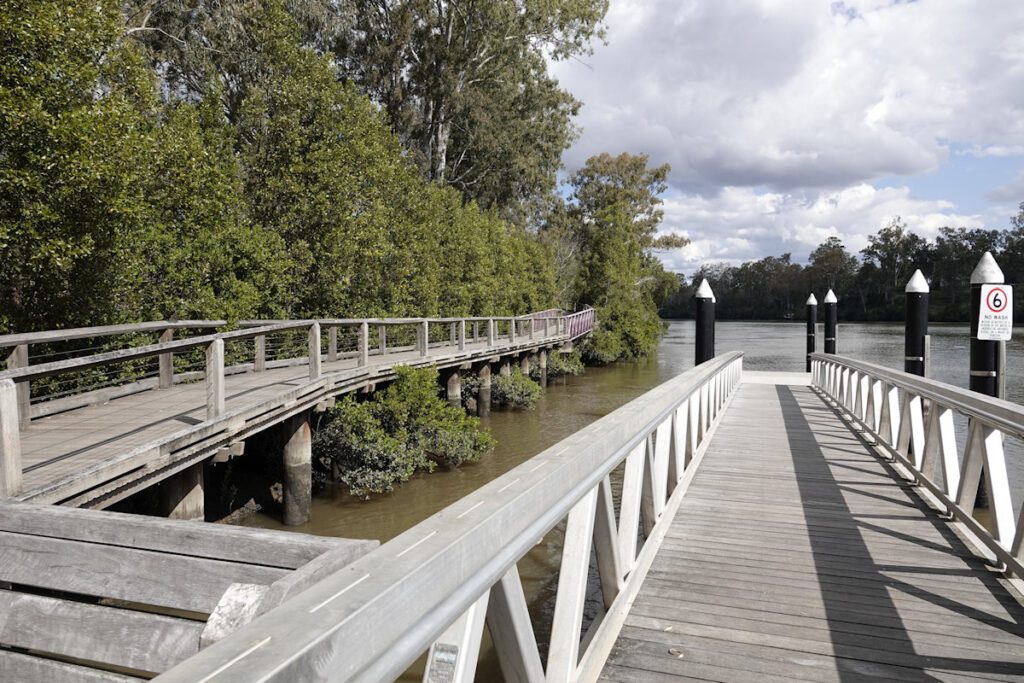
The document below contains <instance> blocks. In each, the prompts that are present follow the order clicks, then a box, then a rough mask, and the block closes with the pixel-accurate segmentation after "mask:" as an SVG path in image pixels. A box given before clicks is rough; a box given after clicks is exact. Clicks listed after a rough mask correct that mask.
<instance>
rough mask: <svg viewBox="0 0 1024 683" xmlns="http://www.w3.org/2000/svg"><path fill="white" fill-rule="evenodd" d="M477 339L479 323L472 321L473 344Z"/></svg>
mask: <svg viewBox="0 0 1024 683" xmlns="http://www.w3.org/2000/svg"><path fill="white" fill-rule="evenodd" d="M479 338H480V321H479V320H474V321H473V341H474V342H475V341H476V340H477V339H479Z"/></svg>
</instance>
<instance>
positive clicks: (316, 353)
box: [309, 322, 320, 379]
mask: <svg viewBox="0 0 1024 683" xmlns="http://www.w3.org/2000/svg"><path fill="white" fill-rule="evenodd" d="M318 377H320V323H318V322H314V323H313V324H312V325H310V326H309V378H310V379H317V378H318Z"/></svg>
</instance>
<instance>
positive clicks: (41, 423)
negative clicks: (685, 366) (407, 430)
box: [18, 335, 568, 507]
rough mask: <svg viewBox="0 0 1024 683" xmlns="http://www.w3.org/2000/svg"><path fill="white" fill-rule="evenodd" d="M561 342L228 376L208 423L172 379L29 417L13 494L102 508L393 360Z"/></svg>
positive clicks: (378, 372) (428, 361) (195, 398)
mask: <svg viewBox="0 0 1024 683" xmlns="http://www.w3.org/2000/svg"><path fill="white" fill-rule="evenodd" d="M567 341H568V337H567V336H565V335H558V336H550V337H547V338H541V337H538V338H537V339H534V340H531V339H529V338H523V339H521V340H519V341H517V342H514V343H510V342H508V341H502V342H499V343H498V344H496V345H494V346H488V344H487V341H486V340H472V341H467V343H466V344H465V348H464V349H462V350H459V349H458V348H457V347H456V346H455V345H454V344H453V345H450V346H448V345H445V346H440V347H432V348H431V350H430V354H429V356H426V357H423V356H421V355H420V353H419V352H418V351H416V350H414V349H413V350H402V349H395V350H394V351H391V350H389V352H388V353H387V354H385V355H383V356H377V355H371V356H370V357H369V362H368V364H367V365H366V366H363V367H359V366H358V363H357V360H356V359H355V358H354V357H348V358H344V357H343V358H341V359H339V360H336V361H327V360H324V361H323V363H322V371H321V376H320V377H319V378H317V379H316V380H311V379H309V369H308V365H307V364H305V363H303V364H300V365H291V366H287V367H279V368H268V369H267V370H265V371H262V372H251V371H250V372H242V373H238V374H228V375H227V376H226V377H225V394H226V397H225V413H224V418H223V419H219V420H217V421H215V422H214V423H210V422H208V421H207V416H206V402H207V393H206V384H205V383H204V382H194V383H187V384H176V385H174V386H173V387H170V388H167V389H160V390H149V391H144V392H141V393H137V394H132V395H130V396H125V397H122V398H117V399H114V400H111V401H109V402H107V403H104V404H100V405H92V406H88V407H84V408H77V409H75V410H71V411H68V412H64V413H58V414H56V415H51V416H48V417H42V418H38V419H34V420H32V422H31V424H30V425H29V426H28V428H27V429H24V430H23V431H22V432H21V452H22V462H23V489H22V493H21V494H20V495H19V496H18V498H19V499H21V500H30V501H34V502H41V503H58V502H59V503H63V504H65V505H73V506H84V507H105V506H106V505H109V504H110V503H112V502H115V501H116V500H118V499H119V498H122V497H124V496H125V495H128V494H130V493H132V492H134V491H136V490H139V489H140V488H144V487H145V486H149V485H152V484H153V483H155V482H156V481H159V480H160V479H161V478H162V477H164V476H167V474H169V473H170V472H169V470H171V469H173V468H177V469H181V467H184V466H187V465H188V464H190V463H194V462H197V461H201V460H202V459H204V458H208V457H210V456H211V455H213V454H214V453H215V452H216V451H217V450H218V449H222V448H226V447H228V446H230V444H232V443H237V442H238V441H241V440H243V439H244V438H246V437H247V436H249V435H251V434H253V433H255V432H257V431H260V430H262V429H265V428H267V427H268V426H271V425H273V424H276V423H278V422H281V421H282V420H283V419H285V418H287V417H288V416H289V415H292V414H295V413H297V412H300V411H302V410H308V409H310V408H312V407H315V406H316V405H317V404H318V403H319V402H321V401H323V400H324V399H328V398H330V397H332V396H335V395H337V394H340V393H344V392H347V391H352V390H355V389H359V388H361V387H364V386H367V385H369V384H373V383H375V382H380V381H383V380H386V379H388V378H389V377H390V375H391V370H392V367H393V366H396V365H399V364H409V365H435V366H437V367H439V368H443V367H459V366H463V365H466V364H468V363H475V362H482V361H484V360H490V361H496V360H497V359H498V358H499V357H501V356H508V355H517V354H519V353H530V352H534V351H536V350H538V349H541V348H544V347H554V346H559V345H561V344H564V343H565V342H567ZM467 367H468V366H467Z"/></svg>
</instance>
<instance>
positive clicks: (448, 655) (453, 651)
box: [427, 643, 459, 683]
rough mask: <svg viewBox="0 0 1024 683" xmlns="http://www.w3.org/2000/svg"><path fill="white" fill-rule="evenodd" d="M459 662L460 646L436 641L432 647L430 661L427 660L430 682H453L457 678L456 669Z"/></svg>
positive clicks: (428, 679)
mask: <svg viewBox="0 0 1024 683" xmlns="http://www.w3.org/2000/svg"><path fill="white" fill-rule="evenodd" d="M458 663H459V648H458V646H456V645H449V644H448V643H434V646H433V647H432V648H430V661H429V662H427V666H428V669H427V671H428V673H427V681H428V683H452V682H453V681H454V680H455V669H456V666H457V665H458Z"/></svg>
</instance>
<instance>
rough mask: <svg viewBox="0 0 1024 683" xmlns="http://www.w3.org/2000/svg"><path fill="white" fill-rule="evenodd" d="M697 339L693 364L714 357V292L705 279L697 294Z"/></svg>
mask: <svg viewBox="0 0 1024 683" xmlns="http://www.w3.org/2000/svg"><path fill="white" fill-rule="evenodd" d="M694 301H695V302H696V306H697V332H696V335H697V339H696V346H695V349H694V351H695V353H694V360H693V364H694V365H700V364H701V363H703V362H705V361H709V360H711V359H712V358H714V357H715V293H714V292H712V291H711V285H709V284H708V281H707V280H704V281H703V282H701V283H700V287H698V288H697V296H696V297H695V298H694Z"/></svg>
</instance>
